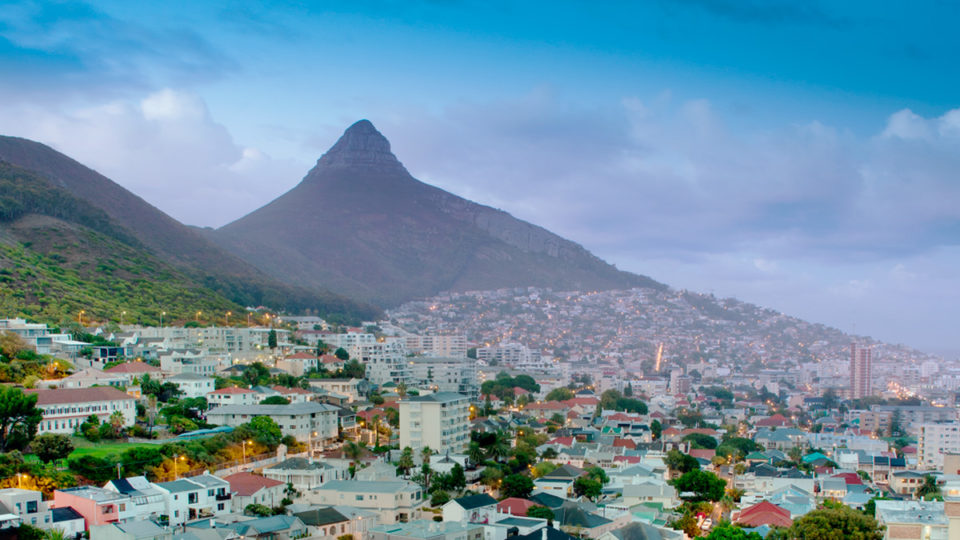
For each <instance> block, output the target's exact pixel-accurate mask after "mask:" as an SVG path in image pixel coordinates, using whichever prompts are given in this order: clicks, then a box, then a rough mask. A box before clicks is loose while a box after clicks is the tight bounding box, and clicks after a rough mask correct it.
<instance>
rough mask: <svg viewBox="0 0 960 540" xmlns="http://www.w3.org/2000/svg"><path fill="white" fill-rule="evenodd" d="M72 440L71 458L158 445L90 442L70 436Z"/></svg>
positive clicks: (104, 455)
mask: <svg viewBox="0 0 960 540" xmlns="http://www.w3.org/2000/svg"><path fill="white" fill-rule="evenodd" d="M70 439H71V440H72V441H73V446H74V448H75V450H74V451H73V452H71V453H70V456H69V457H71V458H78V457H82V456H94V457H98V458H102V457H106V456H108V455H110V454H121V453H123V452H124V451H125V450H128V449H130V448H140V447H148V446H149V447H153V448H158V446H159V445H156V444H150V443H125V442H98V443H92V442H90V441H88V440H86V439H81V438H79V437H71V438H70Z"/></svg>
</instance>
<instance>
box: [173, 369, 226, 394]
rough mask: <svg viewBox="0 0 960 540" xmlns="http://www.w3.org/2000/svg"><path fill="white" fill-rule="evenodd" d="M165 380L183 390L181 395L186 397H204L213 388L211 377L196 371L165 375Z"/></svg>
mask: <svg viewBox="0 0 960 540" xmlns="http://www.w3.org/2000/svg"><path fill="white" fill-rule="evenodd" d="M167 382H169V383H173V384H175V385H177V388H179V389H180V391H181V392H183V397H188V398H198V397H205V396H206V395H207V394H209V393H210V392H213V391H214V390H215V387H214V384H213V378H211V377H207V376H204V375H199V374H197V373H189V372H187V373H180V374H178V375H174V376H172V377H167Z"/></svg>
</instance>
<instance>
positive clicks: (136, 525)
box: [113, 519, 164, 538]
mask: <svg viewBox="0 0 960 540" xmlns="http://www.w3.org/2000/svg"><path fill="white" fill-rule="evenodd" d="M113 526H114V527H116V528H118V529H120V530H121V531H123V532H125V533H127V534H129V535H131V536H133V537H134V538H156V537H158V536H163V532H164V529H163V527H161V526H159V525H157V524H156V523H154V522H152V521H150V520H149V519H143V520H135V521H128V522H125V523H114V524H113Z"/></svg>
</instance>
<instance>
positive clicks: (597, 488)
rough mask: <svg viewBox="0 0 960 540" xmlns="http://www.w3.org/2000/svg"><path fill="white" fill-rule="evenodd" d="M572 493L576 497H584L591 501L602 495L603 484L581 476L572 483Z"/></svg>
mask: <svg viewBox="0 0 960 540" xmlns="http://www.w3.org/2000/svg"><path fill="white" fill-rule="evenodd" d="M573 493H574V494H576V496H577V497H586V498H588V499H590V500H591V501H592V500H595V499H596V498H597V497H599V496H600V494H601V493H603V483H602V482H600V480H597V479H595V478H590V477H589V476H581V477H579V478H577V479H576V480H574V481H573Z"/></svg>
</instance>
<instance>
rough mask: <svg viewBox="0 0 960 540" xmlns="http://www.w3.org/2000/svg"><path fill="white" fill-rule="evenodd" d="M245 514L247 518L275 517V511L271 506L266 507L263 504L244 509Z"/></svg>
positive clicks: (250, 505) (248, 506) (251, 505)
mask: <svg viewBox="0 0 960 540" xmlns="http://www.w3.org/2000/svg"><path fill="white" fill-rule="evenodd" d="M243 514H244V515H245V516H259V517H269V516H272V515H273V510H272V509H270V507H269V506H264V505H262V504H248V505H247V506H246V507H245V508H244V509H243Z"/></svg>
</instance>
